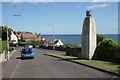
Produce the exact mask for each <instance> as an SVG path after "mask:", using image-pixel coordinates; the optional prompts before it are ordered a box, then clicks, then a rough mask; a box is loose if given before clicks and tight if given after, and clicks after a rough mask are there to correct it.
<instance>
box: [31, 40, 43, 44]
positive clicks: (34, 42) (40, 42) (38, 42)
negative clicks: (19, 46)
mask: <svg viewBox="0 0 120 80" xmlns="http://www.w3.org/2000/svg"><path fill="white" fill-rule="evenodd" d="M30 44H32V45H43V42H42V41H40V40H38V41H34V40H33V41H31V43H30Z"/></svg>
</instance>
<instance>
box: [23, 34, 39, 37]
mask: <svg viewBox="0 0 120 80" xmlns="http://www.w3.org/2000/svg"><path fill="white" fill-rule="evenodd" d="M23 37H24V38H29V37H37V36H36V35H35V34H23Z"/></svg>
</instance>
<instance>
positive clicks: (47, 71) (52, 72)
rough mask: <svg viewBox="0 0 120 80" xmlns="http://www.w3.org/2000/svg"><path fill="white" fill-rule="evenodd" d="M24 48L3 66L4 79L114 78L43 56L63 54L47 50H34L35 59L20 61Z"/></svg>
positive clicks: (17, 49) (19, 48)
mask: <svg viewBox="0 0 120 80" xmlns="http://www.w3.org/2000/svg"><path fill="white" fill-rule="evenodd" d="M21 49H22V47H18V48H15V52H14V55H13V56H12V58H11V59H10V60H9V61H7V62H5V63H3V64H2V77H3V78H112V77H115V76H114V75H111V74H108V73H105V72H101V71H98V70H95V69H92V68H88V67H85V66H82V65H79V64H75V63H72V62H68V61H63V60H61V59H58V58H54V57H50V56H47V55H43V54H44V53H47V52H49V53H63V52H61V51H52V50H45V49H34V52H35V59H25V60H21V59H20V50H21Z"/></svg>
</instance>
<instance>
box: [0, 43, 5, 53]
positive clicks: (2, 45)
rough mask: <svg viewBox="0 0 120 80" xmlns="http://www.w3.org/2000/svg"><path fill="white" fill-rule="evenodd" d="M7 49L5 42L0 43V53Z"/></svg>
mask: <svg viewBox="0 0 120 80" xmlns="http://www.w3.org/2000/svg"><path fill="white" fill-rule="evenodd" d="M6 48H7V41H0V53H2V52H3V51H4V50H5V49H6Z"/></svg>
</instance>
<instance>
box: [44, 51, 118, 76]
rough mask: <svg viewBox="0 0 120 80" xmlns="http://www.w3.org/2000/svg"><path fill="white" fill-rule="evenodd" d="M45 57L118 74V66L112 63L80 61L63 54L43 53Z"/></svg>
mask: <svg viewBox="0 0 120 80" xmlns="http://www.w3.org/2000/svg"><path fill="white" fill-rule="evenodd" d="M45 55H51V56H56V57H59V58H62V59H68V60H71V61H74V62H79V63H83V64H86V65H90V66H93V67H97V68H100V69H104V70H107V71H112V72H115V73H119V74H120V64H117V63H112V62H106V61H100V60H81V59H78V58H77V57H73V56H66V55H65V54H49V53H45Z"/></svg>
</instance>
